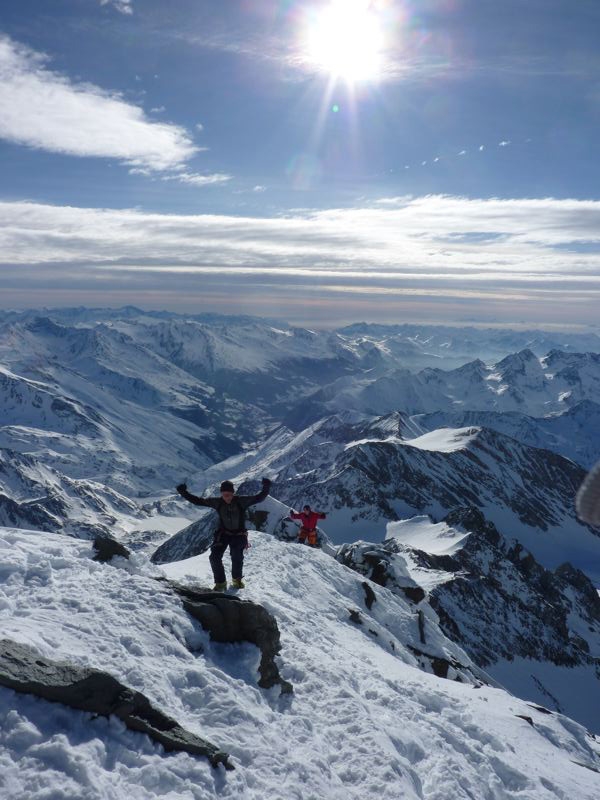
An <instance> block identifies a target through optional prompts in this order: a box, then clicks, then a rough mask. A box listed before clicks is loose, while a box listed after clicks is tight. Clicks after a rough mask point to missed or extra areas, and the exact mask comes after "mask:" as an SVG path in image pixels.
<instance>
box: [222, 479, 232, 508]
mask: <svg viewBox="0 0 600 800" xmlns="http://www.w3.org/2000/svg"><path fill="white" fill-rule="evenodd" d="M234 492H235V488H234V486H233V483H232V482H231V481H223V483H222V484H221V497H222V498H223V500H225V502H226V503H231V501H232V500H233V494H234Z"/></svg>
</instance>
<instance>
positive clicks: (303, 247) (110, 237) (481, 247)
mask: <svg viewBox="0 0 600 800" xmlns="http://www.w3.org/2000/svg"><path fill="white" fill-rule="evenodd" d="M598 231H600V201H591V200H589V201H583V200H556V199H552V198H547V199H536V200H528V199H513V200H500V199H496V198H491V199H487V200H482V199H467V198H461V197H449V196H443V195H435V196H427V197H410V196H402V197H388V198H382V199H381V200H380V201H379V202H378V203H377V204H376V205H375V206H374V207H357V208H340V209H329V210H326V211H310V210H304V211H301V210H298V211H294V212H290V213H289V214H288V215H285V216H277V217H273V218H267V217H250V216H247V217H241V216H240V217H233V216H224V215H221V216H218V215H208V214H203V215H181V214H157V213H149V212H143V211H139V210H131V209H130V210H108V209H90V208H71V207H60V206H50V205H42V204H35V203H29V202H0V259H1V260H0V295H1V296H2V297H3V298H4V299H3V302H4V303H5V304H10V303H13V304H14V302H16V298H20V297H23V296H27V292H28V291H30V290H32V289H34V288H35V287H37V288H38V289H39V288H40V287H42V286H43V287H45V290H46V291H47V292H48V294H49V296H52V297H53V298H59V297H66V296H67V294H65V293H68V292H73V291H75V290H77V291H78V292H79V293H80V296H83V293H85V292H87V293H88V294H87V297H88V299H87V300H85V302H86V303H88V304H89V303H90V302H92V301H94V299H95V298H96V297H98V298H99V297H100V296H101V295H97V294H96V293H97V292H102V291H105V289H106V290H108V289H110V287H114V286H118V287H119V291H120V292H121V293H122V294H121V297H122V299H123V300H124V301H125V302H133V301H134V298H135V297H139V296H142V295H143V294H144V293H146V292H154V293H155V296H156V297H157V298H160V297H161V296H162V297H163V306H164V302H165V301H164V297H166V296H167V294H168V292H169V291H171V290H172V288H173V286H174V285H175V287H176V289H177V292H178V295H179V296H181V297H186V298H187V302H190V303H192V302H193V298H194V297H195V298H196V302H197V301H198V300H199V299H200V298H203V299H204V300H205V301H206V302H213V300H212V299H211V298H216V297H218V296H221V295H227V296H228V297H229V298H230V301H231V302H234V303H235V302H237V300H236V298H238V299H239V301H240V302H249V299H250V297H259V298H260V297H262V296H263V295H264V293H265V292H266V293H268V294H269V297H271V298H274V297H280V298H281V300H282V303H283V302H284V300H285V298H287V297H294V298H296V300H297V301H298V302H301V301H304V302H305V303H306V302H309V299H310V298H311V297H312V296H313V293H314V292H318V293H319V297H320V299H321V301H322V302H323V304H324V307H325V306H326V305H327V303H328V302H329V301H331V302H332V303H333V302H335V297H338V298H340V297H342V296H345V297H347V298H350V297H354V298H357V299H358V298H359V297H363V299H362V300H360V303H361V304H362V305H361V308H364V309H365V311H368V309H369V308H371V312H372V313H373V314H377V311H376V309H377V308H378V307H379V305H378V304H379V302H380V301H381V300H382V298H385V297H388V298H390V302H392V300H393V302H398V303H404V305H402V306H401V307H402V308H403V309H405V310H412V311H411V313H417V311H416V309H417V308H418V307H421V308H424V305H423V304H424V303H425V300H424V299H423V298H430V299H431V302H435V303H437V304H445V305H444V307H445V308H446V310H447V312H448V313H450V310H449V309H450V306H451V305H452V304H454V305H452V313H453V314H455V315H456V314H459V313H463V312H464V311H465V310H466V306H465V304H466V303H475V302H477V303H478V309H479V310H480V311H481V313H482V314H483V315H484V316H485V314H486V313H488V312H486V311H485V309H486V308H488V309H489V308H491V309H493V312H494V314H496V313H500V311H499V309H500V307H501V306H502V309H503V311H502V313H503V314H504V315H505V318H507V319H508V318H512V317H511V314H514V313H515V309H514V306H513V303H516V302H517V301H518V303H519V304H521V305H522V307H523V313H526V314H527V315H528V318H532V319H533V318H534V316H535V318H536V319H545V320H548V319H553V318H556V319H559V318H560V319H561V320H563V321H564V322H569V320H570V322H573V323H574V322H577V323H578V324H579V323H583V322H585V321H587V322H590V323H592V324H593V323H594V322H597V308H598V303H599V302H600V234H599V233H598ZM61 292H62V293H63V294H62V295H61ZM165 292H166V293H167V294H165ZM161 293H162V294H161ZM68 296H69V297H71V296H72V295H68ZM29 302H30V303H31V302H32V301H31V300H29ZM215 302H216V301H215ZM286 302H287V301H286ZM369 303H370V304H371V306H369ZM486 303H487V304H488V305H487V306H486ZM415 304H417V305H415ZM502 304H504V305H502ZM309 305H310V302H309ZM229 307H230V306H229ZM340 307H341V306H340ZM371 312H369V313H371ZM279 313H281V314H283V315H285V314H286V310H285V307H284V306H281V308H280V312H279ZM529 315H534V316H531V317H530V316H529ZM557 315H558V316H557Z"/></svg>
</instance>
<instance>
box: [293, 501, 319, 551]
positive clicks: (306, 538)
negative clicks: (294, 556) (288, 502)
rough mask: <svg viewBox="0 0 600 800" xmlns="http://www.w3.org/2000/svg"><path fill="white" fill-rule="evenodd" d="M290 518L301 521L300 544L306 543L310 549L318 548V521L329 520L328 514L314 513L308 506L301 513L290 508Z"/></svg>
mask: <svg viewBox="0 0 600 800" xmlns="http://www.w3.org/2000/svg"><path fill="white" fill-rule="evenodd" d="M290 518H291V519H299V520H300V532H299V534H298V541H299V542H300V544H304V543H305V542H306V543H307V544H308V545H309V546H310V547H317V520H319V519H327V514H323V512H322V511H313V510H312V509H311V507H310V506H308V505H306V506H304V507H303V509H302V511H300V512H296V511H294V509H293V508H290Z"/></svg>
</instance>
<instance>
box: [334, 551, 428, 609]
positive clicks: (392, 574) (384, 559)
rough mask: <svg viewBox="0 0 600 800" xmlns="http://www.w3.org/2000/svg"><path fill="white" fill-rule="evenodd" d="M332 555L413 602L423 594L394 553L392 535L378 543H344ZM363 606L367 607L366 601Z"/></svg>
mask: <svg viewBox="0 0 600 800" xmlns="http://www.w3.org/2000/svg"><path fill="white" fill-rule="evenodd" d="M336 559H337V560H338V561H339V562H340V563H342V564H344V565H345V566H346V567H350V569H353V570H355V571H356V572H358V573H360V574H361V575H364V576H365V577H367V578H370V579H371V580H372V581H373V583H376V584H378V585H379V586H386V587H387V588H388V589H392V591H397V592H401V593H402V594H404V596H405V597H407V598H408V599H409V600H410V601H411V602H413V603H420V602H421V600H422V599H423V598H424V597H425V592H424V591H423V589H422V588H421V587H420V586H419V585H418V584H417V583H416V582H415V581H414V580H413V579H412V578H411V577H410V575H409V574H408V570H407V568H406V562H405V561H404V559H403V558H402V556H401V555H399V554H398V548H397V547H396V544H395V542H394V540H393V539H389V540H386V541H385V542H382V543H381V544H373V543H372V542H355V543H354V544H344V545H342V546H341V547H340V548H339V550H338V551H337V554H336ZM366 585H367V586H368V584H364V583H363V586H366ZM369 588H370V587H369ZM365 591H366V590H365ZM371 591H372V590H371ZM373 597H374V595H373ZM367 601H368V597H367ZM367 608H371V606H370V605H369V603H368V602H367Z"/></svg>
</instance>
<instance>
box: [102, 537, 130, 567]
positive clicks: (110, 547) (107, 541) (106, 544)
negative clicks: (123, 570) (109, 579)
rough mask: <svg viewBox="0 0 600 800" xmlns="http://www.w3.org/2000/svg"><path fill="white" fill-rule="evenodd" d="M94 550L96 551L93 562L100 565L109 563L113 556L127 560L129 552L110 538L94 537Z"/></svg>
mask: <svg viewBox="0 0 600 800" xmlns="http://www.w3.org/2000/svg"><path fill="white" fill-rule="evenodd" d="M94 550H95V551H96V555H95V556H94V561H100V562H102V563H106V562H107V561H110V560H111V558H112V557H113V556H121V558H129V550H128V549H127V548H126V547H125V546H124V545H122V544H121V543H120V542H117V540H116V539H111V538H110V536H96V538H95V539H94Z"/></svg>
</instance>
